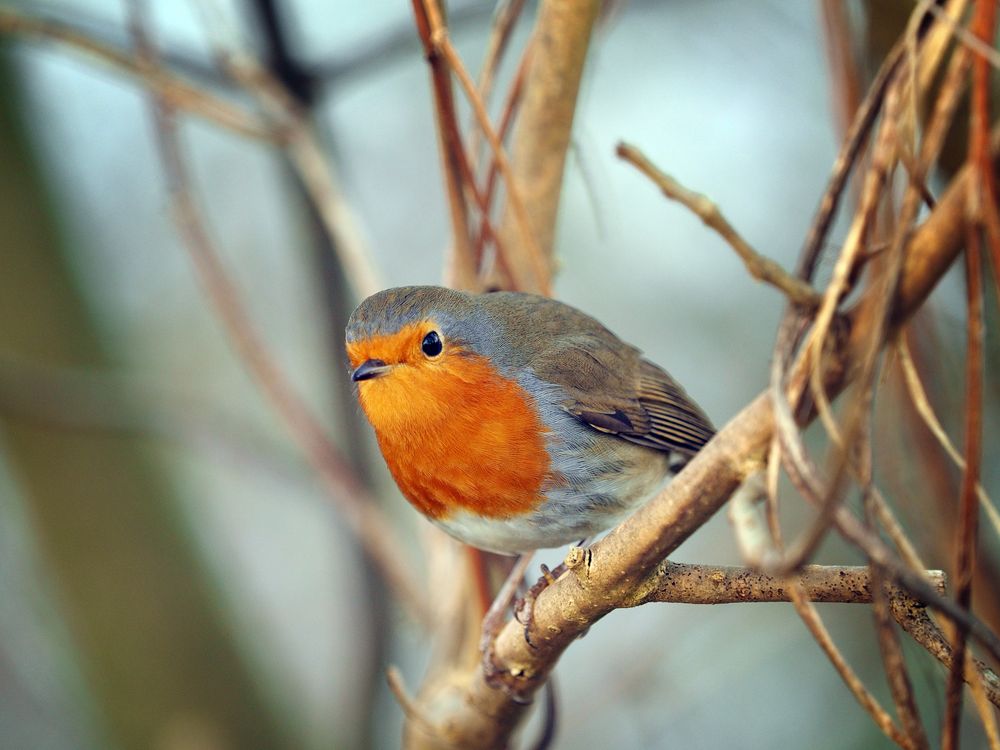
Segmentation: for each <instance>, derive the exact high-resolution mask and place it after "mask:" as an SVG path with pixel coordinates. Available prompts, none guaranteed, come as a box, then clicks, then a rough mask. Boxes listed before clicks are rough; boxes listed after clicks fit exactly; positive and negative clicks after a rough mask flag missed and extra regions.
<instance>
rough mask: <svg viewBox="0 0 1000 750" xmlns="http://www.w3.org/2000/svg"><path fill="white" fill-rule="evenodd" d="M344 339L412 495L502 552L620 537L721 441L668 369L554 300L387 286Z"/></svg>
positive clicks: (364, 400)
mask: <svg viewBox="0 0 1000 750" xmlns="http://www.w3.org/2000/svg"><path fill="white" fill-rule="evenodd" d="M345 339H346V350H347V357H348V360H349V362H350V377H351V380H352V381H353V383H354V384H355V386H356V393H357V398H358V401H359V402H360V406H361V409H362V411H363V412H364V414H365V415H366V417H367V418H368V421H369V422H370V423H371V425H372V427H373V428H374V432H375V437H376V440H377V442H378V445H379V448H380V449H381V453H382V456H383V458H384V459H385V462H386V464H387V466H388V468H389V471H390V473H391V474H392V476H393V478H394V479H395V481H396V484H397V485H398V486H399V489H400V491H401V492H402V494H403V496H404V497H405V498H406V499H407V500H408V501H409V502H410V503H411V504H412V505H413V507H414V508H416V509H417V510H418V511H420V512H421V513H422V514H423V515H424V516H426V517H427V518H428V519H429V520H430V521H431V522H432V523H434V524H436V525H437V526H439V527H440V528H442V529H444V531H446V532H447V533H449V534H450V535H452V536H453V537H455V538H457V539H458V540H460V541H462V542H464V543H466V544H468V545H471V546H473V547H477V548H479V549H482V550H486V551H489V552H497V553H501V554H505V555H517V554H522V553H528V552H533V551H535V550H537V549H542V548H551V547H560V546H563V545H565V544H568V543H572V542H576V541H579V540H582V539H586V538H590V537H593V536H595V535H597V534H599V533H601V532H603V531H605V530H607V529H609V528H611V527H612V526H614V525H616V524H617V523H619V522H620V521H622V520H623V519H624V518H625V517H627V516H628V515H629V514H630V513H631V512H632V511H633V510H635V509H636V508H637V507H638V506H639V505H641V504H642V503H644V502H645V501H646V500H647V499H649V498H650V497H651V496H652V495H653V494H655V492H656V491H657V490H658V489H660V488H661V487H662V486H663V485H664V483H665V482H666V480H667V479H668V477H669V476H670V475H672V474H673V473H675V472H676V471H677V470H679V469H680V468H681V467H683V465H685V464H686V463H687V461H688V460H689V459H690V458H691V457H692V456H693V455H694V454H695V453H697V452H698V450H700V449H701V448H702V446H704V445H705V444H706V443H707V442H708V441H709V440H710V439H711V437H712V435H713V434H714V429H713V427H712V424H711V422H710V421H709V419H708V417H707V416H706V415H705V413H704V412H703V411H702V410H701V408H700V407H698V405H697V404H695V402H694V401H693V400H692V399H691V398H690V397H689V396H688V395H687V393H686V392H685V391H684V389H683V388H682V387H681V386H680V385H679V384H678V383H677V382H676V381H675V380H674V379H673V378H672V377H671V376H670V375H669V374H668V373H667V372H666V370H664V369H663V368H661V367H659V366H658V365H656V364H654V363H653V362H651V361H650V360H648V359H646V358H644V357H643V356H642V353H641V352H640V351H639V349H637V348H636V347H634V346H632V345H630V344H627V343H625V342H624V341H622V340H621V339H620V338H618V336H616V335H615V334H614V333H612V332H611V331H610V330H608V329H607V328H606V327H605V326H603V325H602V324H601V323H599V322H598V321H597V320H595V319H594V318H592V317H591V316H589V315H587V314H586V313H584V312H582V311H580V310H578V309H576V308H575V307H572V306H571V305H568V304H566V303H563V302H560V301H558V300H555V299H551V298H548V297H544V296H540V295H536V294H528V293H521V292H508V291H496V292H486V293H479V294H476V293H470V292H463V291H458V290H454V289H448V288H444V287H438V286H406V287H398V288H393V289H386V290H383V291H380V292H377V293H375V294H373V295H371V296H370V297H368V298H367V299H365V300H364V301H362V302H361V304H360V305H358V307H357V309H355V310H354V312H353V313H352V314H351V316H350V318H349V320H348V323H347V327H346V331H345Z"/></svg>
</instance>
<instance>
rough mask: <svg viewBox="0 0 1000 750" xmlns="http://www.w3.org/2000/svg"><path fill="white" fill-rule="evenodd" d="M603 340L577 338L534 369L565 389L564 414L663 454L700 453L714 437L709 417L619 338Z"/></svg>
mask: <svg viewBox="0 0 1000 750" xmlns="http://www.w3.org/2000/svg"><path fill="white" fill-rule="evenodd" d="M607 336H609V337H613V334H611V333H610V332H608V333H607ZM601 339H603V337H602V336H594V335H593V334H591V335H588V336H574V337H572V341H566V342H565V345H564V346H561V347H551V348H550V349H549V353H550V356H549V357H546V358H545V360H547V361H545V362H536V363H535V364H536V366H537V365H542V366H541V367H540V368H537V367H536V374H538V375H539V376H540V377H541V378H542V379H543V380H546V381H548V382H550V383H556V384H558V385H560V386H562V388H563V389H564V391H565V392H566V394H567V401H566V404H565V408H566V410H567V411H568V412H569V413H570V414H573V415H574V416H576V417H577V418H578V419H580V420H581V421H583V422H585V423H586V424H588V425H590V426H591V427H593V428H594V429H596V430H600V431H601V432H605V433H610V434H613V435H617V436H618V437H621V438H623V439H625V440H629V441H631V442H633V443H638V444H639V445H644V446H646V447H648V448H654V449H656V450H660V451H665V452H679V453H682V454H685V455H693V454H695V453H697V452H698V450H700V449H701V447H702V446H703V445H705V443H707V442H708V441H709V440H710V439H711V438H712V435H714V434H715V430H714V429H713V428H712V423H711V422H710V421H709V419H708V417H707V416H705V413H704V412H703V411H702V410H701V409H700V408H699V407H698V406H697V405H696V404H695V403H694V401H692V400H691V398H690V397H689V396H688V395H687V394H686V393H685V392H684V389H683V388H681V386H680V385H678V384H677V382H676V381H675V380H674V379H673V378H671V377H670V375H669V374H667V372H666V371H665V370H663V369H662V368H660V367H658V366H657V365H655V364H653V363H652V362H650V361H649V360H646V359H643V358H642V357H641V356H640V354H639V351H638V350H637V349H635V348H634V347H631V346H629V345H628V344H625V343H623V342H622V341H621V340H619V339H617V337H614V340H613V341H602V340H601ZM609 344H611V345H609Z"/></svg>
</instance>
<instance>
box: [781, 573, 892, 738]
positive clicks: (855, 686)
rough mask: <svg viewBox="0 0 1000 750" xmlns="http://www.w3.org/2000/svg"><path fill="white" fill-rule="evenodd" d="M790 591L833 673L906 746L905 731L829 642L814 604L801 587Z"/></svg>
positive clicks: (885, 732)
mask: <svg viewBox="0 0 1000 750" xmlns="http://www.w3.org/2000/svg"><path fill="white" fill-rule="evenodd" d="M791 594H792V603H793V604H794V605H795V610H796V611H797V612H798V613H799V616H800V617H801V618H802V622H804V623H805V625H806V627H807V628H808V629H809V632H810V633H811V634H812V636H813V638H814V639H815V640H816V642H817V643H818V644H819V647H820V648H821V649H822V650H823V652H824V653H825V654H826V656H827V658H828V659H829V660H830V663H831V664H833V667H834V669H836V670H837V673H838V674H839V675H840V677H841V679H842V680H843V681H844V684H846V685H847V688H848V689H849V690H850V691H851V694H852V695H854V697H855V699H856V700H857V701H858V703H860V704H861V707H862V708H864V709H865V711H867V712H868V713H869V715H871V717H872V719H873V720H874V721H875V724H876V725H877V726H878V728H879V729H881V730H882V732H883V733H884V734H885V735H886V736H887V737H889V739H891V740H892V741H893V742H895V743H896V744H897V745H899V746H900V747H904V748H906V747H909V743H908V742H907V737H906V735H904V734H903V733H902V731H900V729H899V727H897V726H896V724H895V722H894V721H893V720H892V717H891V716H889V714H888V713H886V711H885V709H884V708H882V706H881V705H880V704H879V702H878V701H877V700H876V699H875V696H873V695H872V694H871V692H869V690H868V688H866V687H865V684H864V683H863V682H862V681H861V679H860V678H859V677H858V675H857V673H856V672H855V671H854V670H853V669H851V666H850V664H848V663H847V660H846V659H845V658H844V655H843V654H842V653H841V652H840V649H838V648H837V645H836V644H835V643H834V642H833V638H831V637H830V632H829V631H828V630H827V629H826V627H825V626H824V625H823V621H822V620H821V619H820V617H819V614H818V613H817V612H816V608H815V607H814V606H813V605H812V604H811V603H810V602H809V601H808V599H807V598H806V596H805V593H804V592H803V591H802V589H801V588H800V587H799V586H794V585H793V586H792V587H791Z"/></svg>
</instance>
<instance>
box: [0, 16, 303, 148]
mask: <svg viewBox="0 0 1000 750" xmlns="http://www.w3.org/2000/svg"><path fill="white" fill-rule="evenodd" d="M0 34H11V35H17V36H21V37H23V38H25V39H34V40H38V41H52V42H57V43H59V44H60V45H61V46H62V47H64V48H66V49H70V50H74V51H76V52H79V53H82V54H84V55H87V56H89V57H91V58H93V59H95V60H97V61H98V62H101V63H103V64H105V65H108V66H109V67H111V68H112V69H114V70H117V71H119V72H122V73H127V74H129V75H132V76H135V77H136V78H138V79H139V80H140V81H141V82H142V83H143V84H144V85H146V86H147V87H148V88H149V89H150V90H151V91H153V92H155V93H156V94H157V96H159V97H161V98H162V99H163V101H164V102H165V103H166V104H168V105H169V106H171V107H173V108H176V109H181V110H184V111H185V112H188V113H190V114H192V115H195V116H197V117H202V118H204V119H206V120H209V121H210V122H214V123H215V124H217V125H220V126H222V127H224V128H226V129H228V130H232V131H234V132H236V133H239V134H240V135H245V136H249V137H251V138H259V139H262V140H266V141H273V142H277V143H281V142H283V141H284V138H285V133H284V131H283V130H282V129H281V128H275V127H273V126H272V125H271V124H269V123H267V122H265V121H264V120H262V119H261V118H259V117H257V116H256V115H254V114H252V113H250V112H247V111H246V110H244V109H243V108H241V107H238V106H236V105H234V104H231V103H230V102H227V101H226V100H225V99H222V98H220V97H218V96H216V95H215V94H212V93H210V92H208V91H206V90H205V89H202V88H199V87H198V86H196V85H194V84H192V83H190V82H188V81H185V80H183V79H182V78H179V77H177V76H175V75H173V74H172V73H170V72H169V71H168V70H166V69H164V68H163V67H161V66H160V65H159V64H157V63H152V62H143V61H141V60H139V59H138V58H137V57H136V56H135V55H132V54H129V53H128V52H126V51H124V50H121V49H117V48H115V47H112V46H111V45H109V44H106V43H104V42H101V41H99V40H97V39H94V38H93V37H91V36H88V35H87V34H85V33H83V32H81V31H78V30H76V29H74V28H73V27H71V26H68V25H66V24H64V23H61V22H59V21H54V20H49V19H41V18H33V17H31V16H28V15H25V14H23V13H21V12H19V11H16V10H12V9H11V8H0Z"/></svg>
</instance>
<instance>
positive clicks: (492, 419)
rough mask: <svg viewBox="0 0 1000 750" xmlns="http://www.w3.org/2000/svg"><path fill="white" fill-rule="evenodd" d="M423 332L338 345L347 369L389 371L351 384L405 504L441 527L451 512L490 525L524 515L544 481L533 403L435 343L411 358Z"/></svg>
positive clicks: (491, 371)
mask: <svg viewBox="0 0 1000 750" xmlns="http://www.w3.org/2000/svg"><path fill="white" fill-rule="evenodd" d="M431 330H436V329H434V327H433V325H432V324H429V323H425V324H420V325H416V324H414V325H410V326H406V327H404V328H403V329H402V330H400V331H399V332H398V333H396V334H391V335H388V336H379V337H374V338H372V339H368V340H365V341H359V342H354V343H352V344H348V347H347V349H348V356H349V357H350V359H351V365H352V366H354V367H357V366H358V365H360V364H361V363H362V362H364V361H366V360H369V359H380V360H382V361H384V362H385V363H386V364H389V365H393V367H392V369H391V370H390V371H389V372H387V373H385V374H384V375H381V376H379V377H377V378H372V379H371V380H365V381H362V382H360V383H358V386H359V388H358V397H359V400H360V401H361V406H362V408H363V409H364V411H365V414H366V415H367V416H368V419H369V421H370V422H371V423H372V426H373V427H374V428H375V434H376V436H377V437H378V442H379V446H380V447H381V449H382V455H383V456H384V457H385V461H386V463H387V464H388V466H389V470H390V471H391V472H392V475H393V477H394V478H395V480H396V483H397V484H398V485H399V488H400V490H401V491H402V492H403V494H404V495H405V496H406V498H407V499H408V500H409V501H410V502H411V503H412V504H413V505H414V506H415V507H416V508H417V509H418V510H420V511H421V512H422V513H424V514H425V515H428V516H431V517H432V518H444V517H447V516H448V515H449V513H450V512H451V511H452V510H454V509H456V508H464V509H467V510H471V511H474V512H475V513H478V514H480V515H484V516H490V517H510V516H513V515H519V514H522V513H526V512H529V511H531V510H532V509H534V508H535V507H536V506H537V505H538V504H539V503H540V502H541V500H542V489H541V488H542V485H543V483H544V482H545V481H546V479H547V478H548V476H549V469H550V461H549V456H548V451H547V450H546V447H545V437H544V436H545V426H544V424H543V423H542V421H541V419H540V417H539V416H538V414H537V412H536V410H535V408H534V404H533V401H532V399H531V397H530V395H529V394H527V393H526V392H525V391H524V389H522V388H521V386H520V385H519V384H518V383H516V382H515V381H512V380H509V379H507V378H505V377H503V376H502V375H500V373H498V372H497V371H496V369H495V368H494V367H493V366H492V365H491V364H490V362H489V360H488V359H487V358H486V357H482V356H479V355H476V354H472V353H470V352H468V351H463V350H462V349H461V347H458V346H455V345H454V344H453V343H449V342H448V341H447V340H445V346H444V350H443V351H442V353H441V354H440V355H438V356H437V357H427V356H426V355H424V354H423V352H421V350H420V342H421V341H422V339H423V337H424V336H425V335H426V334H427V333H428V332H429V331H431Z"/></svg>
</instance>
